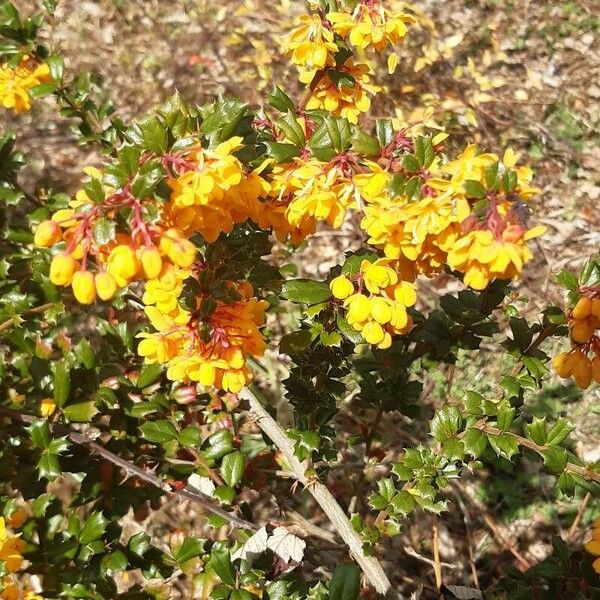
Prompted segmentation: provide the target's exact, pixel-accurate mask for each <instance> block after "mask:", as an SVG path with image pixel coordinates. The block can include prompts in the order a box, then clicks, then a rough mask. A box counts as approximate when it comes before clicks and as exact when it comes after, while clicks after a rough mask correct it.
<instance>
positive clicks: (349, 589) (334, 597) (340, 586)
mask: <svg viewBox="0 0 600 600" xmlns="http://www.w3.org/2000/svg"><path fill="white" fill-rule="evenodd" d="M359 593H360V571H359V570H358V567H357V566H356V565H353V564H350V563H346V564H340V565H337V566H336V568H335V571H334V572H333V577H332V578H331V585H330V587H329V600H357V599H358V595H359Z"/></svg>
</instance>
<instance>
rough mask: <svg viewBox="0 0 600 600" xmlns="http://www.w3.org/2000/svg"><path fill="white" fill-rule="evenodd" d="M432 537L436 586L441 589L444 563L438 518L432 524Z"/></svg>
mask: <svg viewBox="0 0 600 600" xmlns="http://www.w3.org/2000/svg"><path fill="white" fill-rule="evenodd" d="M431 537H432V544H433V573H434V575H435V587H436V588H437V589H438V590H440V589H441V588H442V565H441V561H440V532H439V529H438V524H437V519H436V518H435V517H434V518H433V523H432V525H431Z"/></svg>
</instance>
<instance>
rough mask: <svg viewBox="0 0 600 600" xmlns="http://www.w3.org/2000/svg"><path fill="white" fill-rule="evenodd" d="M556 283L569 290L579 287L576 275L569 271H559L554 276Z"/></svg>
mask: <svg viewBox="0 0 600 600" xmlns="http://www.w3.org/2000/svg"><path fill="white" fill-rule="evenodd" d="M556 283H558V285H561V286H562V287H564V288H566V289H568V290H571V291H576V290H578V289H579V281H578V280H577V275H575V274H574V273H571V272H570V271H561V272H560V273H559V274H558V275H557V276H556Z"/></svg>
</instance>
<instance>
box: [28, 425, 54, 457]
mask: <svg viewBox="0 0 600 600" xmlns="http://www.w3.org/2000/svg"><path fill="white" fill-rule="evenodd" d="M26 429H27V431H28V433H29V437H31V441H32V442H33V443H34V445H35V446H36V447H37V448H40V449H41V450H45V449H46V448H48V446H49V445H50V441H51V440H52V434H51V433H50V425H48V421H46V420H45V419H44V420H42V419H36V420H35V421H34V422H33V423H32V424H31V425H30V426H29V427H27V428H26Z"/></svg>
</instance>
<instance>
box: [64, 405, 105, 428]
mask: <svg viewBox="0 0 600 600" xmlns="http://www.w3.org/2000/svg"><path fill="white" fill-rule="evenodd" d="M99 412H100V411H99V410H98V409H97V408H96V403H95V402H94V401H93V400H89V401H88V402H78V403H77V404H70V405H69V406H65V407H64V408H63V409H62V413H63V415H65V417H66V418H67V419H68V420H69V421H74V422H76V423H88V422H89V421H91V420H92V419H93V418H94V416H96V415H97V414H98V413H99Z"/></svg>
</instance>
